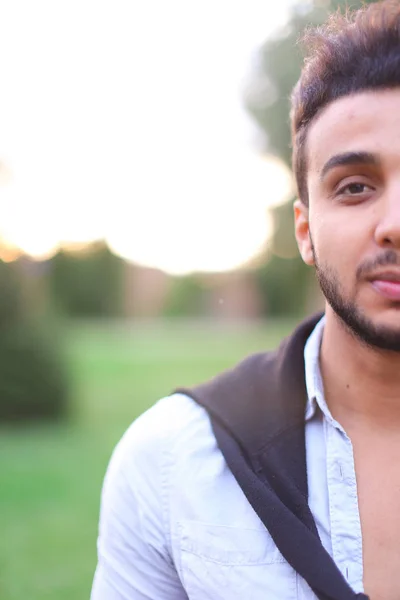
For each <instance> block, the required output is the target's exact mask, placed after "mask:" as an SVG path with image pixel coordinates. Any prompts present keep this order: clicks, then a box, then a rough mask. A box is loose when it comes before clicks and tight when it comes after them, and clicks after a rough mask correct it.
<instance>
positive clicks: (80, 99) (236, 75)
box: [0, 0, 293, 274]
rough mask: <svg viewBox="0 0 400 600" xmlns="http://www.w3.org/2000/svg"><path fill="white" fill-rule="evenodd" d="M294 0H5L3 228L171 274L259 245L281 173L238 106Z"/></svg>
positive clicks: (16, 238)
mask: <svg viewBox="0 0 400 600" xmlns="http://www.w3.org/2000/svg"><path fill="white" fill-rule="evenodd" d="M292 1H293V0H280V2H272V1H271V0H201V1H200V0H197V1H194V0H168V1H165V0H107V1H104V0H96V1H92V0H68V2H55V1H54V0H35V2H32V1H31V0H25V1H22V0H0V15H1V18H0V65H1V68H0V75H1V83H2V85H1V94H0V165H1V166H2V168H0V236H1V237H2V238H3V239H4V240H5V241H6V242H8V243H10V244H14V245H16V246H18V247H20V248H22V249H23V250H24V251H26V252H28V253H30V254H31V255H33V256H37V257H43V256H46V255H49V253H51V252H52V251H54V250H55V249H56V248H57V247H58V245H59V244H60V243H65V242H69V243H71V242H75V243H80V242H86V241H90V240H95V239H106V240H107V242H108V243H109V245H110V247H111V248H112V249H113V250H114V251H115V252H117V253H118V254H120V255H121V256H123V257H125V258H127V259H129V260H132V261H135V262H138V263H140V264H144V265H147V266H154V267H158V268H161V269H164V270H166V271H167V272H170V273H175V274H180V273H187V272H191V271H196V270H200V271H221V270H227V269H231V268H234V267H236V266H238V265H240V264H242V263H243V262H245V261H246V260H248V259H249V258H250V257H251V256H253V255H254V254H256V253H257V252H259V251H260V249H262V248H263V247H264V246H265V243H266V241H267V240H268V237H269V235H270V233H271V221H270V219H269V218H268V215H267V207H268V206H271V205H273V204H274V203H279V202H281V201H283V200H284V199H286V198H287V196H288V194H289V193H290V189H291V180H290V178H289V177H288V173H287V170H286V169H284V168H283V166H282V165H280V164H279V163H278V162H277V161H276V160H275V161H272V160H270V159H269V158H268V157H265V156H260V154H259V151H258V147H259V146H258V145H257V135H258V132H257V130H256V127H255V125H254V123H253V122H252V121H251V119H250V118H249V116H248V115H247V114H246V112H245V110H244V108H243V97H244V90H245V86H246V84H247V83H248V81H249V76H250V73H251V65H252V61H254V60H255V59H256V56H257V49H258V48H259V47H260V45H261V44H262V43H263V42H264V41H265V39H266V37H267V36H268V35H270V33H271V32H274V31H276V29H277V28H278V27H279V26H280V25H282V24H283V23H284V22H285V19H286V18H287V15H288V7H289V5H290V4H291V3H292Z"/></svg>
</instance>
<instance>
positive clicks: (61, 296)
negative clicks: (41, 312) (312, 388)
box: [49, 242, 124, 317]
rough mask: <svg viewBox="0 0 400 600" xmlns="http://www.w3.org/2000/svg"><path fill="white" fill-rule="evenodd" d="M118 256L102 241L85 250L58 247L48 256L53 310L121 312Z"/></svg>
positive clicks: (100, 313) (81, 314) (96, 314)
mask: <svg viewBox="0 0 400 600" xmlns="http://www.w3.org/2000/svg"><path fill="white" fill-rule="evenodd" d="M123 268H124V262H123V260H122V259H120V258H118V257H117V256H115V255H114V254H113V253H112V252H111V251H110V250H109V248H108V246H107V245H106V244H105V243H103V242H98V243H95V244H91V245H90V246H89V247H88V249H87V250H85V251H80V252H68V251H66V250H60V251H59V252H58V253H57V254H56V255H55V256H54V257H53V258H52V259H51V269H50V273H49V293H50V297H51V298H52V301H53V303H54V305H55V308H56V311H57V312H59V313H61V314H63V315H66V316H69V317H118V316H120V315H121V314H122V304H123V303H122V295H123Z"/></svg>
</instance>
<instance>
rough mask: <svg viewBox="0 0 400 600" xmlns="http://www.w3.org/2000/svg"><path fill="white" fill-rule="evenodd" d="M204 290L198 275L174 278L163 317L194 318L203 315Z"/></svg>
mask: <svg viewBox="0 0 400 600" xmlns="http://www.w3.org/2000/svg"><path fill="white" fill-rule="evenodd" d="M204 296H205V290H204V285H203V284H202V281H201V278H200V276H198V275H186V276H182V277H176V278H175V279H174V280H173V282H172V284H171V288H170V291H169V293H168V296H167V299H166V302H165V306H164V309H163V313H162V314H163V316H165V317H195V316H199V315H201V314H204Z"/></svg>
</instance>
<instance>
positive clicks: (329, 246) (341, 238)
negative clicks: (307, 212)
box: [311, 218, 360, 278]
mask: <svg viewBox="0 0 400 600" xmlns="http://www.w3.org/2000/svg"><path fill="white" fill-rule="evenodd" d="M311 236H312V240H313V244H314V249H315V253H316V257H317V260H318V262H319V263H320V264H321V265H326V266H327V267H331V268H332V269H334V270H335V271H343V272H341V273H340V275H341V277H344V278H346V275H347V273H346V271H348V270H350V273H351V272H352V271H353V272H354V268H355V266H356V265H357V263H358V260H359V258H357V255H358V254H359V246H360V240H359V239H358V235H357V233H356V232H355V231H354V226H352V224H351V222H349V220H347V222H343V221H342V220H341V221H340V222H339V220H338V219H333V218H330V219H329V218H324V219H318V220H316V222H315V226H314V227H312V228H311Z"/></svg>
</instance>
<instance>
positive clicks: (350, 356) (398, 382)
mask: <svg viewBox="0 0 400 600" xmlns="http://www.w3.org/2000/svg"><path fill="white" fill-rule="evenodd" d="M320 365H321V373H322V378H323V382H324V391H325V398H326V401H327V403H328V406H329V408H330V411H331V413H332V415H333V417H334V418H335V419H336V420H337V421H338V422H339V423H341V425H342V426H343V427H344V428H345V429H346V430H347V431H348V430H349V429H351V428H354V427H360V426H366V427H368V428H370V427H373V429H374V430H376V429H378V428H380V427H382V428H384V429H385V430H386V431H387V430H388V429H389V430H396V431H400V353H397V352H389V351H384V350H380V349H374V348H371V347H368V346H367V345H365V344H363V343H362V342H360V340H358V339H357V338H356V337H355V336H354V335H353V334H352V333H351V332H350V331H349V330H348V329H347V327H346V326H345V325H344V324H343V323H342V321H341V320H340V319H339V317H337V315H336V314H335V313H334V312H333V311H332V309H331V308H330V307H329V306H328V307H327V310H326V324H325V329H324V334H323V339H322V346H321V353H320Z"/></svg>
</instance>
